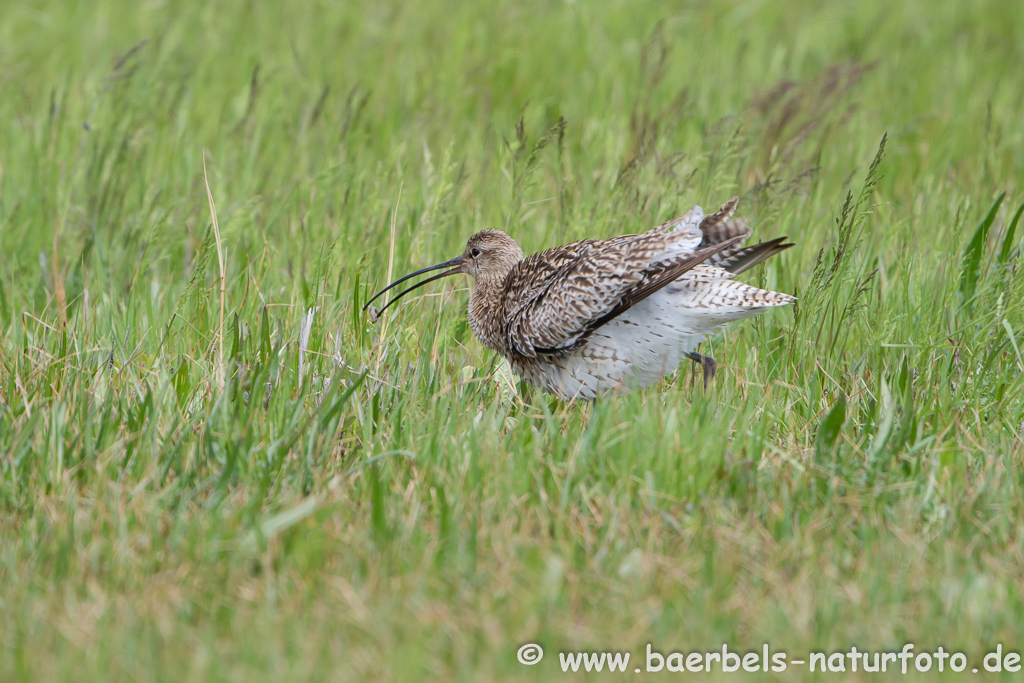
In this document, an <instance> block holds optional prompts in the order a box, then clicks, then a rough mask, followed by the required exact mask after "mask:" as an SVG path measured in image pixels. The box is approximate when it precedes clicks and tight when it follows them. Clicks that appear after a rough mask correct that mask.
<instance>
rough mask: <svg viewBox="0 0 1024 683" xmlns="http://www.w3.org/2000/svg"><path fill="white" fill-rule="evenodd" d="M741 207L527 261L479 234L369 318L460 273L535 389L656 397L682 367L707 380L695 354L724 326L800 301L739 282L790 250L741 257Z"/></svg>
mask: <svg viewBox="0 0 1024 683" xmlns="http://www.w3.org/2000/svg"><path fill="white" fill-rule="evenodd" d="M738 205H739V199H738V198H737V197H733V198H732V199H730V200H729V201H727V202H726V203H725V204H724V205H722V208H721V209H720V210H718V211H716V212H715V213H712V214H707V215H706V214H705V213H704V211H703V209H701V207H700V206H694V207H693V208H692V209H691V210H690V211H688V212H686V213H684V214H683V215H681V216H677V217H676V218H673V219H672V220H669V221H667V222H666V223H663V224H661V225H659V226H658V227H656V228H654V229H652V230H649V231H647V232H645V233H642V234H638V235H621V236H618V237H612V238H610V239H604V240H602V239H585V240H581V241H578V242H573V243H571V244H566V245H565V246H561V247H556V248H554V249H548V250H547V251H542V252H539V253H537V254H534V255H533V256H530V257H525V258H524V256H523V251H522V249H521V248H520V247H519V244H518V243H516V241H515V240H514V239H513V238H512V237H511V236H509V235H508V234H506V233H505V232H502V231H500V230H493V229H486V230H482V231H480V232H478V233H476V234H475V235H473V236H472V237H470V238H469V241H468V242H467V244H466V248H465V250H464V251H463V253H462V254H461V255H460V256H457V257H456V258H453V259H450V260H448V261H444V262H443V263H438V264H436V265H433V266H429V267H427V268H422V269H420V270H417V271H415V272H413V273H410V274H409V275H406V276H404V277H402V278H399V279H398V280H395V281H394V282H392V283H391V284H389V285H388V286H387V287H385V288H384V289H382V290H380V292H378V293H377V294H375V295H374V296H373V297H372V298H371V299H370V300H369V301H367V302H366V305H365V306H363V310H364V311H365V310H367V309H370V314H371V315H372V316H373V320H374V321H376V320H377V318H378V317H379V316H380V315H382V314H383V313H384V311H385V310H386V309H387V308H388V307H389V306H391V305H392V304H394V303H395V302H396V301H398V300H399V299H401V298H402V297H403V296H405V295H406V294H408V293H409V292H411V291H413V290H415V289H418V288H419V287H422V286H423V285H426V284H428V283H430V282H433V281H435V280H439V279H441V278H444V277H449V276H451V275H456V274H460V273H461V274H466V275H469V276H470V277H471V278H472V279H473V285H472V293H471V295H470V298H469V325H470V328H471V330H472V331H473V334H474V335H475V336H476V338H477V339H479V340H480V341H481V342H482V343H483V345H484V346H486V347H487V348H489V349H492V350H494V351H496V352H498V353H499V354H501V355H502V356H504V357H505V358H506V359H507V360H508V362H509V365H510V366H511V368H512V370H513V371H514V372H515V373H516V374H517V375H518V376H519V377H520V378H521V379H522V380H525V381H526V382H527V383H528V384H531V385H533V386H536V387H539V388H541V389H543V390H546V391H548V392H550V393H553V394H555V395H556V396H558V397H560V398H562V399H566V400H570V401H571V400H575V399H583V400H593V399H595V398H597V397H598V396H602V395H606V394H610V393H617V394H622V393H628V392H630V391H632V390H634V389H639V388H642V387H647V386H650V385H652V384H654V383H656V382H658V381H659V380H661V379H662V378H663V377H665V376H666V375H669V374H671V373H672V372H674V371H675V370H676V368H678V366H679V364H680V363H681V362H682V359H683V358H688V359H690V360H692V361H694V362H696V363H698V364H699V365H700V366H701V368H702V370H703V380H704V388H705V390H706V389H707V386H708V382H709V380H713V379H714V376H715V370H716V368H717V362H716V361H715V359H714V358H712V357H710V356H706V355H703V354H700V353H697V349H698V346H699V345H700V344H701V343H702V342H704V341H705V340H706V339H707V337H708V336H709V335H711V334H713V333H715V332H717V331H718V330H719V329H721V328H722V327H724V326H725V325H726V324H728V323H730V322H732V321H734V320H738V319H741V318H747V317H751V316H755V315H758V314H760V313H763V312H764V311H765V310H767V309H768V308H772V307H776V306H784V305H786V304H790V303H792V302H794V301H796V298H795V297H794V296H791V295H789V294H785V293H782V292H773V291H769V290H764V289H759V288H757V287H754V286H751V285H747V284H744V283H742V282H739V281H737V280H735V279H734V277H735V276H736V275H738V274H740V273H742V272H744V271H746V270H749V269H750V268H753V267H754V266H756V265H758V264H760V263H762V262H763V261H765V260H766V259H768V258H770V257H772V256H774V255H776V254H778V253H779V252H782V251H784V250H786V249H788V248H790V247H792V246H794V245H793V243H789V242H786V239H787V237H778V238H775V239H771V240H768V241H765V242H760V243H758V244H755V245H752V246H743V245H744V242H745V241H746V240H747V238H748V237H749V236H750V235H751V233H752V229H751V227H750V225H749V223H748V222H747V221H746V220H743V219H739V218H733V215H734V214H735V212H736V209H737V207H738ZM435 270H444V272H442V273H440V274H439V275H434V276H432V277H429V278H427V279H425V280H423V281H422V282H419V283H417V284H415V285H413V286H412V287H409V288H408V289H405V290H404V291H402V292H400V293H399V294H398V295H397V296H394V297H393V298H391V300H390V301H388V302H387V303H386V304H385V305H384V306H383V307H382V308H381V309H380V310H379V311H377V310H376V309H373V308H370V305H371V304H372V303H373V302H374V301H376V300H377V299H378V298H379V297H381V296H382V295H383V294H384V293H386V292H388V291H390V290H391V289H393V288H394V287H397V286H398V285H400V284H401V283H403V282H406V281H407V280H409V279H411V278H414V277H416V276H419V275H423V274H424V273H429V272H432V271H435Z"/></svg>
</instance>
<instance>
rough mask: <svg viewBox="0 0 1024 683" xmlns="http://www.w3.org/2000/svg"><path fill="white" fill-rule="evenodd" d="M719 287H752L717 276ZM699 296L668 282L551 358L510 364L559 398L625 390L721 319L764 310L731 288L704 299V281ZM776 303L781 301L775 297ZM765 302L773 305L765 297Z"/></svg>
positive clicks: (662, 369) (659, 373) (664, 369)
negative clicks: (741, 300) (738, 299)
mask: <svg viewBox="0 0 1024 683" xmlns="http://www.w3.org/2000/svg"><path fill="white" fill-rule="evenodd" d="M719 283H721V286H722V287H724V289H725V290H734V289H735V290H737V291H736V292H735V294H739V293H740V290H747V289H752V288H749V287H748V286H747V285H742V284H740V283H737V282H733V281H729V280H719V281H718V282H716V284H719ZM699 290H705V291H699V296H695V294H697V292H695V291H694V288H693V287H692V286H686V285H685V284H684V283H682V282H681V283H678V284H672V285H669V286H668V287H666V288H665V289H663V290H662V291H660V292H657V293H656V294H654V295H652V296H650V297H649V298H647V299H644V300H643V301H641V302H639V303H638V304H637V305H635V306H634V307H633V308H631V309H629V310H628V311H626V312H625V313H623V314H622V315H620V316H618V317H617V318H615V319H614V320H612V321H611V322H609V323H607V324H606V325H603V326H602V327H600V328H598V329H597V330H596V331H595V332H594V333H593V334H592V335H591V336H590V338H589V339H588V340H587V342H586V343H585V344H584V345H583V346H581V347H580V348H578V349H576V350H574V351H572V352H571V353H570V355H569V356H568V357H566V358H562V359H560V360H559V361H557V362H551V363H545V364H543V365H541V364H531V365H530V366H521V365H519V364H517V363H514V364H513V366H512V369H513V370H514V371H515V372H516V374H518V375H519V376H520V377H522V378H523V379H524V380H525V381H526V382H528V383H530V384H532V385H534V386H537V387H541V388H543V389H546V390H548V391H551V392H553V393H555V394H557V395H559V396H561V397H562V398H564V399H573V398H582V399H588V400H589V399H593V398H595V397H597V396H598V395H600V394H606V393H625V392H629V391H632V390H633V389H639V388H642V387H646V386H650V385H651V384H654V383H655V382H657V381H658V380H660V379H661V378H662V377H664V376H665V375H668V374H670V373H672V372H674V371H675V370H676V368H678V367H679V362H680V361H681V360H683V358H684V357H685V354H686V353H689V352H692V351H696V350H697V346H698V345H699V344H700V343H701V342H703V341H704V340H705V339H707V336H708V335H709V334H712V333H714V332H715V331H717V330H718V329H720V328H721V327H723V326H724V325H725V324H726V323H728V322H730V321H732V320H736V319H738V318H746V317H750V316H753V315H757V314H759V313H761V312H763V311H764V308H765V306H764V305H756V306H750V305H749V304H748V305H740V304H738V302H734V301H730V299H733V298H734V296H735V294H734V292H732V291H725V292H723V291H722V290H719V294H723V293H724V294H725V297H724V299H725V300H724V301H722V300H721V299H722V297H720V296H719V297H712V298H715V299H719V300H718V301H709V297H708V294H709V292H707V291H706V288H705V287H701V288H699ZM779 303H782V301H780V302H779ZM767 305H769V306H770V305H777V304H774V303H768V304H767Z"/></svg>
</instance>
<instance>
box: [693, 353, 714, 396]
mask: <svg viewBox="0 0 1024 683" xmlns="http://www.w3.org/2000/svg"><path fill="white" fill-rule="evenodd" d="M686 357H687V358H689V359H690V360H692V361H693V362H694V363H700V366H701V367H702V368H703V369H704V389H705V390H707V388H708V380H709V379H714V378H715V368H717V367H718V363H716V362H715V359H714V358H712V357H711V356H702V355H701V354H699V353H697V352H695V351H691V352H690V353H688V354H686Z"/></svg>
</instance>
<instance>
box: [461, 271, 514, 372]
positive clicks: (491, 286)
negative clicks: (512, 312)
mask: <svg viewBox="0 0 1024 683" xmlns="http://www.w3.org/2000/svg"><path fill="white" fill-rule="evenodd" d="M507 275H508V273H504V274H502V275H498V274H493V275H489V276H484V277H478V278H476V279H475V280H473V293H472V294H471V295H470V297H469V326H470V328H471V329H472V330H473V334H474V335H476V338H477V339H479V340H480V341H481V342H482V343H483V345H484V346H486V347H487V348H489V349H493V350H494V351H497V352H498V353H501V354H505V353H507V350H508V349H507V345H506V342H505V332H504V327H505V326H504V319H505V276H507Z"/></svg>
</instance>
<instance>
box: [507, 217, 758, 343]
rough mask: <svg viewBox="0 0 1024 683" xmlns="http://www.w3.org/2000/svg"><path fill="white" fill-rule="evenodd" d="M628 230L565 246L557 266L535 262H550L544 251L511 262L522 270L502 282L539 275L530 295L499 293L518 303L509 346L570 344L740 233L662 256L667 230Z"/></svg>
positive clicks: (511, 317) (509, 329)
mask: <svg viewBox="0 0 1024 683" xmlns="http://www.w3.org/2000/svg"><path fill="white" fill-rule="evenodd" d="M630 237H631V238H632V239H625V238H616V239H614V240H608V241H607V242H597V243H591V244H587V245H583V246H581V247H580V246H577V245H579V243H577V245H570V246H572V247H574V248H575V249H576V252H575V253H576V257H575V258H572V259H560V263H561V265H560V266H558V267H557V268H555V269H554V270H553V271H550V272H548V271H547V270H545V268H546V266H543V265H540V264H539V263H538V261H551V260H552V256H551V255H550V253H549V252H542V253H540V254H537V255H535V256H532V257H530V258H529V259H526V260H525V261H523V262H522V263H521V264H520V265H519V266H517V269H522V271H521V272H517V270H513V272H512V274H510V276H509V278H508V281H509V282H515V281H519V282H522V281H524V278H525V279H529V278H530V276H531V275H532V274H534V273H544V274H545V275H546V278H545V279H544V280H543V282H542V283H540V284H534V285H532V286H531V288H530V289H531V296H525V297H516V296H509V297H507V300H511V301H518V302H519V303H518V304H516V308H514V310H511V311H510V312H509V315H508V317H507V318H506V319H507V321H508V323H507V327H506V345H507V347H508V349H509V351H510V352H512V353H516V354H519V355H521V356H524V357H527V358H535V357H536V356H537V355H538V354H550V353H559V352H563V351H567V350H570V349H572V348H574V347H576V346H578V345H579V344H581V343H583V342H584V341H586V339H587V338H588V337H589V336H590V334H591V333H593V331H594V330H596V329H597V328H599V327H600V326H601V325H604V324H605V323H607V322H608V321H610V320H612V319H614V318H615V317H616V316H618V315H620V314H621V313H622V312H624V311H626V310H628V309H629V308H631V307H632V306H633V305H635V304H636V303H638V302H640V301H642V300H644V299H646V298H647V297H649V296H651V295H652V294H654V293H655V292H657V291H658V290H660V289H662V288H663V287H665V286H667V285H669V284H670V283H672V282H673V281H675V280H676V279H677V278H679V277H680V276H681V275H683V273H685V272H687V271H688V270H691V269H692V268H694V267H695V266H697V265H699V264H701V263H703V262H705V261H707V260H708V259H709V258H711V257H712V256H714V255H715V254H718V253H720V252H721V251H722V250H723V249H727V248H729V247H730V246H732V245H733V244H735V243H736V242H737V241H739V240H740V239H742V237H735V238H732V239H728V240H725V241H724V242H721V243H719V244H715V245H712V246H710V247H707V248H705V249H700V250H698V251H696V252H690V253H688V254H685V255H683V256H673V257H670V258H668V259H665V258H661V255H663V254H665V253H666V250H669V249H670V247H672V246H673V245H672V239H673V238H672V234H671V232H669V233H667V234H666V233H665V232H659V229H655V230H652V231H651V232H648V233H644V234H643V235H637V236H630ZM559 251H560V250H559ZM510 294H511V293H510Z"/></svg>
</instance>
